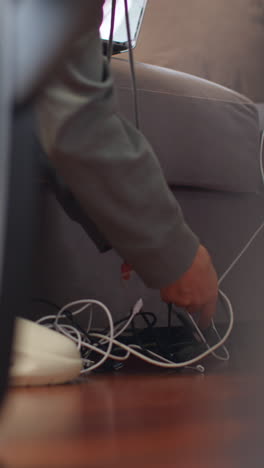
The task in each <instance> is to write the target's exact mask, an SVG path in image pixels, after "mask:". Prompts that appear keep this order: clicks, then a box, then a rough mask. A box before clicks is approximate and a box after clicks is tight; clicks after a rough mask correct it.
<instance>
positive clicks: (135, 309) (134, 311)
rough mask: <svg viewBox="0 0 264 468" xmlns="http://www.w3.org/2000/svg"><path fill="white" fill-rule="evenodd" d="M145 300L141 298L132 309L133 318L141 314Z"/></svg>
mask: <svg viewBox="0 0 264 468" xmlns="http://www.w3.org/2000/svg"><path fill="white" fill-rule="evenodd" d="M143 305H144V304H143V300H142V299H141V298H140V299H139V300H138V301H137V302H136V303H135V305H134V307H133V309H132V316H133V317H135V315H137V314H139V313H140V312H141V310H142V309H143Z"/></svg>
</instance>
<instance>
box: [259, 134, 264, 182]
mask: <svg viewBox="0 0 264 468" xmlns="http://www.w3.org/2000/svg"><path fill="white" fill-rule="evenodd" d="M263 146H264V130H262V132H261V138H260V158H259V163H260V164H259V167H260V173H261V177H262V182H263V185H264V169H263Z"/></svg>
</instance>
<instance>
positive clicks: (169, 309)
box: [168, 302, 172, 330]
mask: <svg viewBox="0 0 264 468" xmlns="http://www.w3.org/2000/svg"><path fill="white" fill-rule="evenodd" d="M171 318H172V303H171V302H170V303H169V304H168V329H169V330H171Z"/></svg>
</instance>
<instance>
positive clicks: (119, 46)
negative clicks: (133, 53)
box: [100, 0, 148, 54]
mask: <svg viewBox="0 0 264 468" xmlns="http://www.w3.org/2000/svg"><path fill="white" fill-rule="evenodd" d="M147 2H148V0H127V4H128V12H129V24H130V31H131V42H132V44H131V45H132V47H133V48H134V47H135V46H136V44H137V40H138V36H139V32H140V29H141V26H142V21H143V17H144V13H145V10H146V6H147ZM111 16H112V0H106V1H105V3H104V12H103V22H102V25H101V28H100V34H101V38H102V40H103V43H104V48H105V49H107V44H108V41H109V36H110V26H111ZM128 48H129V44H128V37H127V27H126V15H125V3H124V0H116V13H115V26H114V35H113V54H119V53H121V52H126V51H127V50H128Z"/></svg>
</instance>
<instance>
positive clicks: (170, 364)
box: [91, 291, 234, 369]
mask: <svg viewBox="0 0 264 468" xmlns="http://www.w3.org/2000/svg"><path fill="white" fill-rule="evenodd" d="M219 293H220V294H221V296H222V298H223V299H224V301H225V302H226V305H227V309H228V312H229V315H230V322H229V326H228V329H227V331H226V333H225V335H224V337H223V338H221V340H220V341H219V342H218V343H216V344H215V345H213V346H212V347H211V348H210V349H209V350H207V351H204V352H203V353H201V354H200V355H199V356H196V357H195V358H192V359H189V360H187V361H183V362H177V363H175V362H173V361H170V362H161V361H164V358H163V356H160V355H157V357H158V359H159V360H155V359H151V358H149V357H148V356H145V355H143V354H142V353H139V352H138V351H136V349H135V345H125V344H123V343H121V342H120V341H118V340H115V339H113V341H112V344H115V345H116V346H118V347H120V348H122V349H124V350H126V351H130V353H131V354H133V355H134V356H136V357H139V358H141V359H142V360H143V361H146V362H148V363H149V364H154V365H157V366H159V367H164V368H170V369H173V368H174V369H177V368H181V367H186V366H191V365H193V364H196V363H197V362H199V361H200V360H201V359H203V358H205V357H207V356H209V355H210V354H211V353H212V352H213V351H216V350H217V349H218V348H220V347H221V346H222V345H223V344H224V343H225V342H226V340H227V338H228V337H229V335H230V333H231V331H232V328H233V324H234V314H233V308H232V304H231V302H230V300H229V298H228V297H227V296H226V294H225V293H223V291H219ZM91 336H94V337H97V338H104V339H106V340H108V341H109V342H110V341H111V340H110V338H109V337H106V336H104V335H101V334H100V333H91Z"/></svg>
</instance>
